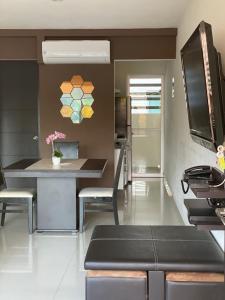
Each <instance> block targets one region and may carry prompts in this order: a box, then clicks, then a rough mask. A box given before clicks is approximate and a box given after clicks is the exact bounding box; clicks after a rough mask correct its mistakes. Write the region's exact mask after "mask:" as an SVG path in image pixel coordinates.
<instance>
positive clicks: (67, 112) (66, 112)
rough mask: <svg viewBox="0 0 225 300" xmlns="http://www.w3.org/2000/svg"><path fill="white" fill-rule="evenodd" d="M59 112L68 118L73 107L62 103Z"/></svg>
mask: <svg viewBox="0 0 225 300" xmlns="http://www.w3.org/2000/svg"><path fill="white" fill-rule="evenodd" d="M60 113H61V115H62V116H63V117H64V118H70V117H71V115H72V113H73V109H72V107H71V106H68V105H63V107H62V108H61V110H60Z"/></svg>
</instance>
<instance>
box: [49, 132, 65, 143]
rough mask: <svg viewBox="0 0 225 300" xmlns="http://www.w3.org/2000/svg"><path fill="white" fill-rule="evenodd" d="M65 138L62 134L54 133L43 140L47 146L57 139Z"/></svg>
mask: <svg viewBox="0 0 225 300" xmlns="http://www.w3.org/2000/svg"><path fill="white" fill-rule="evenodd" d="M65 138H66V135H65V134H64V133H62V132H58V131H55V132H54V133H52V134H50V135H49V136H48V137H47V138H46V139H45V140H46V143H47V144H50V143H52V144H53V141H55V140H57V139H65Z"/></svg>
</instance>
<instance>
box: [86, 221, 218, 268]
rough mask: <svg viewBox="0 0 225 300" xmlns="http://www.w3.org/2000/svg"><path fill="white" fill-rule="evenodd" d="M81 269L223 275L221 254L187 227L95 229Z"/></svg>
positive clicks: (209, 240)
mask: <svg viewBox="0 0 225 300" xmlns="http://www.w3.org/2000/svg"><path fill="white" fill-rule="evenodd" d="M85 268H86V269H90V270H91V269H103V270H104V269H105V270H111V269H112V270H146V271H151V270H160V271H189V272H191V271H193V272H223V268H224V253H223V251H222V250H221V249H220V247H219V246H218V245H217V243H216V242H215V240H214V239H213V238H212V236H211V234H209V233H208V232H204V231H197V230H196V229H195V228H194V227H190V226H132V225H130V226H97V227H96V228H95V230H94V233H93V235H92V240H91V243H90V245H89V248H88V251H87V255H86V259H85Z"/></svg>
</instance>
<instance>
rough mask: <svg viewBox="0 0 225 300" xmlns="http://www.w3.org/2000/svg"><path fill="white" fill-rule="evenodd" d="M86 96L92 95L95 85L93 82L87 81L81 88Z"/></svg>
mask: <svg viewBox="0 0 225 300" xmlns="http://www.w3.org/2000/svg"><path fill="white" fill-rule="evenodd" d="M81 88H82V90H83V92H84V94H91V93H92V92H93V90H94V86H93V83H92V82H91V81H85V82H84V83H83V84H82V86H81Z"/></svg>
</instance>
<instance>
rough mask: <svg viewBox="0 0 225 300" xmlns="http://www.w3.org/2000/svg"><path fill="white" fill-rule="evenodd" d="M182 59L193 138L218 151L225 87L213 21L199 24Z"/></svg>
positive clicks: (223, 131)
mask: <svg viewBox="0 0 225 300" xmlns="http://www.w3.org/2000/svg"><path fill="white" fill-rule="evenodd" d="M181 60H182V68H183V78H184V88H185V94H186V103H187V111H188V119H189V127H190V133H191V136H192V139H193V140H194V141H195V142H197V143H199V144H201V145H202V146H204V147H206V148H208V149H210V150H212V151H215V150H216V148H217V146H218V145H220V144H223V142H224V136H225V123H224V119H225V114H224V112H225V110H224V107H225V105H224V104H225V100H224V99H225V97H224V96H225V93H224V90H225V89H224V76H223V73H222V67H221V59H220V54H219V53H218V52H217V51H216V49H215V47H214V45H213V36H212V28H211V25H210V24H207V23H206V22H204V21H202V22H201V23H200V24H199V26H198V27H197V28H196V30H195V31H194V33H193V34H192V35H191V37H190V38H189V39H188V41H187V42H186V44H185V45H184V47H183V48H182V49H181Z"/></svg>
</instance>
